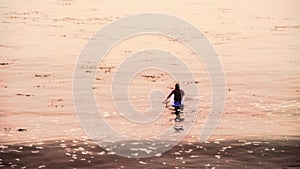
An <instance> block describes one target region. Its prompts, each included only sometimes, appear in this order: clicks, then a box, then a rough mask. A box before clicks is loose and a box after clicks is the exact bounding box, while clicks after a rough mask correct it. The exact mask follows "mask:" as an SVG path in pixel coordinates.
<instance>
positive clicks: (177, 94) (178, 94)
mask: <svg viewBox="0 0 300 169" xmlns="http://www.w3.org/2000/svg"><path fill="white" fill-rule="evenodd" d="M172 95H174V103H173V105H172V106H173V107H175V114H176V119H177V118H179V111H178V110H179V109H180V107H181V106H182V103H181V101H182V98H183V96H184V91H183V90H181V89H180V87H179V84H178V83H176V84H175V89H174V90H172V91H171V93H170V94H169V95H168V97H167V98H166V100H165V103H166V102H167V101H168V99H169V98H170V97H171V96H172Z"/></svg>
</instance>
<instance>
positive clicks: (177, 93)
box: [168, 90, 182, 103]
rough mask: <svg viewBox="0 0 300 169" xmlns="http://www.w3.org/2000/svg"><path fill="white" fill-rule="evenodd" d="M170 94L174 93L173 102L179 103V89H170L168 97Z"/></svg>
mask: <svg viewBox="0 0 300 169" xmlns="http://www.w3.org/2000/svg"><path fill="white" fill-rule="evenodd" d="M172 94H174V102H179V103H181V99H182V97H181V91H180V90H172V92H171V93H170V94H169V96H168V97H171V96H172Z"/></svg>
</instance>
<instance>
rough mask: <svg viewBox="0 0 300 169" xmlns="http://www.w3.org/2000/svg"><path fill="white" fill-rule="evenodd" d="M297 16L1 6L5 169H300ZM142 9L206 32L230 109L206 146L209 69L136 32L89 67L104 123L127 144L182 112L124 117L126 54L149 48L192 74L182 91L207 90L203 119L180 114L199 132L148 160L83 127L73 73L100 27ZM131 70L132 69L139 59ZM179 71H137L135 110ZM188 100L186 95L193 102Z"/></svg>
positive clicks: (288, 5) (228, 10) (180, 7)
mask: <svg viewBox="0 0 300 169" xmlns="http://www.w3.org/2000/svg"><path fill="white" fill-rule="evenodd" d="M299 9H300V2H299V1H296V0H295V1H293V0H288V1H280V0H276V1H272V2H269V1H265V2H260V1H249V2H246V1H244V2H242V1H241V2H240V1H219V2H210V1H202V2H198V1H196V0H195V1H193V0H189V1H185V2H181V1H163V2H158V1H157V2H144V1H130V2H127V1H122V2H117V1H86V2H84V1H80V2H79V1H73V0H56V1H55V0H53V1H34V0H32V1H5V0H3V1H1V4H0V13H1V14H0V21H1V27H0V136H1V137H0V167H3V168H9V167H14V168H22V167H23V168H24V167H27V168H134V167H137V168H289V167H290V168H297V167H298V168H299V167H300V164H299V160H300V159H299V154H300V152H299V136H300V133H299V128H300V125H299V120H300V117H299V114H300V86H299V84H300V66H299V65H300V41H299V40H298V39H299V38H298V37H299V35H300V17H299V15H298V13H299V12H298V11H299ZM145 12H147V13H151V12H153V13H163V14H169V15H172V16H176V17H178V18H181V19H183V20H185V21H186V22H188V23H190V24H192V25H194V26H195V27H196V28H197V29H199V30H200V31H201V32H202V33H203V34H204V35H205V36H206V38H207V39H208V40H209V42H210V43H211V45H212V46H213V47H214V49H215V51H216V53H217V55H218V57H219V59H220V61H221V63H222V67H223V71H224V74H225V79H226V91H225V92H226V102H225V109H224V112H223V114H222V118H221V119H220V121H219V125H218V127H217V128H216V129H215V131H214V133H213V134H212V135H211V137H210V138H209V139H208V140H207V141H206V142H202V143H200V142H199V141H198V138H199V137H200V135H201V131H202V129H203V126H204V124H205V122H206V119H207V116H208V112H209V108H210V107H211V100H212V98H211V96H212V92H211V83H210V79H209V78H210V77H209V73H208V72H207V70H206V68H205V66H204V64H203V63H202V62H201V60H199V59H197V57H196V56H195V54H194V52H193V51H191V50H189V49H188V48H186V47H185V46H184V45H182V43H180V42H178V41H176V40H174V39H170V38H166V37H163V36H157V35H149V34H147V35H139V36H134V37H132V38H128V39H126V40H124V41H122V42H120V43H119V44H118V45H116V46H115V47H113V48H112V49H111V50H110V52H109V53H107V54H106V55H105V57H103V59H102V61H101V63H99V64H98V65H97V67H93V66H91V67H86V68H85V69H86V71H87V72H86V74H87V76H88V75H89V73H90V72H92V71H95V72H96V76H95V77H94V86H93V91H94V94H95V98H96V103H97V105H98V107H99V109H100V108H101V112H100V113H101V114H102V116H103V118H104V119H105V120H106V121H107V122H108V123H109V124H110V126H112V127H113V128H114V129H115V130H116V131H118V132H119V133H121V134H123V135H126V136H128V138H129V139H137V138H140V139H141V140H143V139H145V138H148V137H151V136H155V135H158V134H160V132H162V131H165V130H166V129H168V128H171V129H172V127H173V126H174V122H173V118H174V115H173V114H171V113H170V110H169V109H164V108H163V107H164V105H163V104H159V105H158V106H161V108H163V109H164V111H163V113H162V114H161V115H160V116H159V118H158V119H157V120H156V121H155V122H153V123H149V124H136V123H132V122H130V121H127V120H126V119H124V118H122V117H121V116H119V114H118V110H117V109H116V108H115V106H114V103H113V102H112V100H111V95H112V93H111V83H112V79H113V77H114V74H115V73H116V72H117V70H118V68H119V64H120V63H121V62H122V61H123V60H124V59H126V58H127V57H128V56H130V55H131V54H133V53H135V52H138V51H140V50H142V49H147V48H148V49H149V48H159V49H163V50H166V51H171V52H172V53H173V54H176V56H177V57H178V58H179V59H180V60H182V61H183V62H184V63H185V64H186V65H187V66H188V67H189V69H190V70H191V72H192V73H193V75H194V77H195V79H194V80H191V81H180V83H181V87H182V89H187V88H188V87H189V86H190V85H196V86H197V87H198V89H199V93H198V94H199V105H198V106H197V105H196V107H197V108H198V109H199V110H198V112H197V113H198V115H197V116H196V118H195V119H194V120H188V119H189V117H191V116H190V114H189V113H190V112H185V113H184V116H185V118H186V121H185V122H186V123H185V125H193V127H192V129H191V131H190V132H189V133H188V134H187V136H186V137H185V139H184V140H183V141H182V142H180V143H178V145H177V146H175V147H174V148H172V149H170V150H169V151H167V152H164V153H162V154H158V155H157V156H154V157H151V158H141V159H140V158H126V157H121V156H118V155H116V154H115V153H114V152H110V151H106V150H105V149H103V148H100V147H99V146H98V145H97V144H96V143H95V142H93V140H91V138H89V137H88V136H87V134H86V133H85V132H84V130H83V128H82V127H81V126H80V122H79V120H78V119H77V114H76V111H75V108H74V102H73V93H72V85H73V84H72V83H73V75H74V69H75V65H76V62H77V59H78V56H79V55H80V53H81V51H82V49H83V48H84V46H85V45H86V43H87V42H88V41H89V40H90V38H91V37H92V36H93V35H94V34H95V33H96V32H97V31H98V30H100V29H101V28H103V27H104V26H105V25H107V24H109V23H111V22H113V21H116V20H118V19H119V18H123V17H126V16H130V15H134V14H139V13H145ZM152 62H154V61H153V60H149V64H151V63H152ZM160 62H161V63H166V64H167V63H169V61H168V60H163V59H162V60H160ZM134 64H136V65H133V67H132V68H134V67H135V66H138V64H139V63H134ZM128 69H130V68H128ZM176 71H178V72H177V73H179V74H180V73H182V74H183V75H184V73H186V72H181V71H180V70H176ZM171 73H172V72H163V71H161V70H153V69H149V70H144V71H142V72H139V73H137V74H136V76H135V77H134V78H133V80H132V81H131V86H130V87H129V92H128V96H129V98H130V99H131V101H132V105H133V106H134V107H135V108H136V109H137V110H138V111H142V112H145V111H147V110H149V107H150V106H151V103H150V102H149V98H148V94H149V93H150V92H151V91H152V90H153V89H157V88H158V89H160V90H161V91H162V92H163V94H164V95H165V96H166V95H167V94H168V93H169V92H170V90H171V88H172V87H173V85H174V83H175V82H176V79H174V78H172V76H171V75H170V74H171ZM83 80H85V79H84V78H83ZM120 85H121V84H120ZM191 95H192V94H191V93H186V98H187V100H186V103H189V100H188V98H189V97H190V96H191ZM158 99H161V101H162V100H163V98H158ZM100 127H101V126H100ZM183 128H184V129H187V128H186V126H183ZM100 132H101V131H100ZM103 132H104V131H103ZM174 132H176V131H174ZM116 141H119V142H120V143H122V141H123V140H116Z"/></svg>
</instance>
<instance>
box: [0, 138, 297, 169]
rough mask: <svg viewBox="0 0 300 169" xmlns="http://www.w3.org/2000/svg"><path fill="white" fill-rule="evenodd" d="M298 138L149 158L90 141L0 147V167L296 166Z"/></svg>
mask: <svg viewBox="0 0 300 169" xmlns="http://www.w3.org/2000/svg"><path fill="white" fill-rule="evenodd" d="M299 145H300V142H299V138H298V139H290V140H288V139H286V140H233V141H216V142H205V143H195V142H189V143H188V142H185V143H180V144H178V145H177V146H175V147H174V148H172V149H171V150H169V151H167V152H165V153H163V154H158V155H157V156H154V157H150V158H140V159H139V158H126V157H121V156H118V155H116V154H114V153H113V152H107V151H105V150H103V149H101V148H100V147H99V146H98V145H95V144H93V143H92V142H90V141H81V140H73V141H70V140H57V141H48V142H40V143H38V144H13V145H5V144H4V145H2V146H0V152H1V153H0V167H2V168H166V169H167V168H293V169H296V168H300V158H299V157H300V152H299Z"/></svg>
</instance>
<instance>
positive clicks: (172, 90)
mask: <svg viewBox="0 0 300 169" xmlns="http://www.w3.org/2000/svg"><path fill="white" fill-rule="evenodd" d="M173 93H174V90H172V92H171V93H170V94H169V96H168V97H167V98H166V100H165V101H167V100H168V99H169V98H170V97H171V96H172V94H173Z"/></svg>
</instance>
